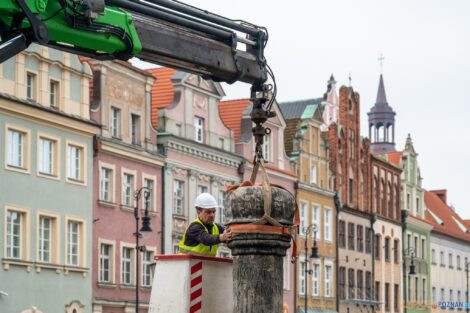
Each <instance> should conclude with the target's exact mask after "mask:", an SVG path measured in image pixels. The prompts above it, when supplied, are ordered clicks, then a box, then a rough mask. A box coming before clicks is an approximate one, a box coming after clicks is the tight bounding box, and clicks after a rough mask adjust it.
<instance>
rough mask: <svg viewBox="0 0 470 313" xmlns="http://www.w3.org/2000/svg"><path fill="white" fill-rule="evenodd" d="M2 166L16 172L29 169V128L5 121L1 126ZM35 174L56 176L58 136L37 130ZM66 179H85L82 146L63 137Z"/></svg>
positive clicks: (58, 164)
mask: <svg viewBox="0 0 470 313" xmlns="http://www.w3.org/2000/svg"><path fill="white" fill-rule="evenodd" d="M5 130H6V134H5V167H6V168H7V169H10V170H14V171H20V172H26V173H29V172H30V163H31V162H30V158H31V156H30V155H31V140H32V138H31V131H30V130H29V129H25V128H21V127H17V126H13V125H9V124H7V125H6V127H5ZM36 143H37V145H36V146H37V152H36V156H37V157H36V160H37V174H38V175H39V176H42V177H48V178H54V179H60V161H61V160H60V155H61V150H60V146H61V139H60V138H58V137H55V136H52V135H48V134H45V133H41V132H38V134H37V142H36ZM65 147H66V148H65V158H66V173H65V175H66V180H67V181H69V182H74V183H81V184H84V183H85V180H86V146H85V145H84V144H82V143H78V142H72V141H69V140H65Z"/></svg>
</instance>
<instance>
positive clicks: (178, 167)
mask: <svg viewBox="0 0 470 313" xmlns="http://www.w3.org/2000/svg"><path fill="white" fill-rule="evenodd" d="M170 162H171V163H170ZM165 167H166V168H167V169H168V170H170V169H171V170H172V171H173V172H176V171H194V172H197V173H204V174H206V175H210V176H211V177H214V178H217V179H220V181H221V183H222V184H224V183H225V184H226V185H229V184H235V183H238V182H240V177H238V176H231V175H229V174H224V173H220V172H216V171H213V170H209V169H207V168H200V167H197V166H195V165H194V164H187V163H183V162H178V161H175V160H171V161H169V160H168V159H167V161H166V162H165Z"/></svg>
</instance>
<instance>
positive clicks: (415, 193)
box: [387, 135, 432, 312]
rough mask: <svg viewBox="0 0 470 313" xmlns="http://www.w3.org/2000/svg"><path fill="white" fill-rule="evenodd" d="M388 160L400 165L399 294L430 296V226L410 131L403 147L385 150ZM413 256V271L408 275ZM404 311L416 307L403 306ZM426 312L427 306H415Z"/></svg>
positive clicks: (417, 297) (413, 296) (404, 297)
mask: <svg viewBox="0 0 470 313" xmlns="http://www.w3.org/2000/svg"><path fill="white" fill-rule="evenodd" d="M387 158H388V161H389V162H391V163H394V164H396V165H397V166H399V167H400V168H401V169H402V173H401V181H402V189H401V190H402V192H401V200H400V201H401V208H402V232H403V235H402V242H403V244H402V247H403V251H402V256H403V260H404V262H403V263H402V265H403V269H402V272H403V280H402V282H403V289H404V292H403V296H402V298H403V299H405V300H407V301H412V300H432V299H431V297H430V296H431V291H430V284H431V273H430V269H431V262H430V242H431V237H430V236H431V229H432V226H431V225H430V224H428V223H426V207H425V205H424V189H423V187H422V181H423V179H422V177H421V171H420V169H419V166H418V154H417V153H416V151H415V149H414V147H413V142H412V140H411V137H410V135H408V138H407V139H406V144H405V148H404V150H403V151H393V152H389V153H388V154H387ZM412 259H413V265H414V266H415V272H416V273H415V274H413V275H410V265H411V260H412ZM407 311H408V312H415V311H418V309H414V308H413V309H412V308H407ZM419 311H424V312H430V309H429V308H425V309H424V310H419Z"/></svg>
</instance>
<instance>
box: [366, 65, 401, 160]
mask: <svg viewBox="0 0 470 313" xmlns="http://www.w3.org/2000/svg"><path fill="white" fill-rule="evenodd" d="M367 115H368V116H369V137H370V140H371V148H372V152H374V153H387V152H390V151H395V112H394V111H393V109H392V107H390V106H389V104H388V102H387V96H386V95H385V85H384V79H383V74H380V79H379V88H378V90H377V99H376V101H375V105H374V106H373V107H372V108H371V109H370V111H369V113H367Z"/></svg>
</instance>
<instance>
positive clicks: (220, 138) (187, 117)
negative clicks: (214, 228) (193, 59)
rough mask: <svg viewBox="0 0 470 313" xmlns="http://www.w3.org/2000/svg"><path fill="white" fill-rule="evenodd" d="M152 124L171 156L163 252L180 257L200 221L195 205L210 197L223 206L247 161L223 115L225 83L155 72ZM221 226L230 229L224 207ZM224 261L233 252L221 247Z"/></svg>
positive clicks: (164, 150)
mask: <svg viewBox="0 0 470 313" xmlns="http://www.w3.org/2000/svg"><path fill="white" fill-rule="evenodd" d="M150 72H151V73H152V74H153V75H154V76H155V77H156V79H157V80H156V82H155V84H154V85H153V87H152V88H153V89H152V124H153V127H155V128H157V129H158V145H159V148H160V151H161V152H162V153H164V154H165V157H166V159H165V166H164V176H163V184H164V186H165V188H164V190H165V192H164V194H163V203H164V205H163V213H162V216H163V230H162V231H163V236H164V238H165V239H164V243H163V251H164V252H165V253H167V254H168V253H178V244H179V241H180V240H181V238H182V236H183V233H184V231H185V229H186V227H187V226H188V225H189V223H190V222H192V221H193V220H194V219H195V218H196V210H195V207H194V201H195V199H196V197H197V195H198V194H200V193H203V192H209V193H211V194H212V195H213V196H215V197H216V199H217V200H218V203H219V205H223V201H224V198H225V195H226V190H227V186H228V185H231V184H236V183H239V182H240V180H241V176H240V175H241V174H240V172H239V170H240V168H241V165H242V163H243V157H242V156H240V155H238V154H236V153H235V142H234V137H233V132H232V131H231V130H230V129H229V128H227V127H226V126H225V125H224V123H223V122H222V120H221V117H220V115H219V106H218V103H219V101H220V99H221V98H222V97H223V96H224V95H225V94H224V91H223V90H222V88H221V86H220V84H218V83H215V82H212V81H210V80H204V79H202V78H201V77H199V76H196V75H192V74H188V73H185V72H180V71H176V70H173V69H169V68H158V69H153V70H150ZM216 222H218V223H220V224H222V225H223V224H224V215H223V208H220V209H218V210H217V213H216ZM218 255H219V256H224V257H229V256H230V250H229V249H228V248H227V247H226V246H225V245H221V246H220V247H219V254H218Z"/></svg>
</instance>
